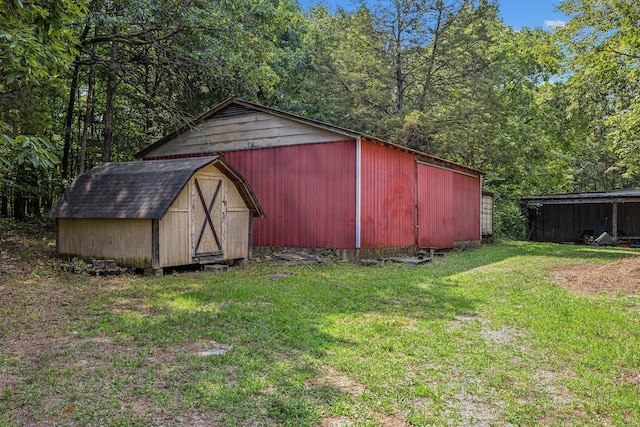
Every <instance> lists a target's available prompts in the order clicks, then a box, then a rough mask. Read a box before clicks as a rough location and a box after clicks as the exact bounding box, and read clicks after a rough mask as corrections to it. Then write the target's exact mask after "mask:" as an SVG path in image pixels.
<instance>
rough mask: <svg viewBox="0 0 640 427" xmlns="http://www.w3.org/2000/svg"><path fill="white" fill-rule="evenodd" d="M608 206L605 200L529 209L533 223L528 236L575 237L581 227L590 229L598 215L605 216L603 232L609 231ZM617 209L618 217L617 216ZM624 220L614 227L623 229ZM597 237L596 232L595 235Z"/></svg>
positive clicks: (548, 239)
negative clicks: (605, 225) (606, 219)
mask: <svg viewBox="0 0 640 427" xmlns="http://www.w3.org/2000/svg"><path fill="white" fill-rule="evenodd" d="M612 210H613V209H612V206H611V205H610V204H606V203H585V204H571V205H544V206H542V207H540V209H539V211H538V212H537V213H536V211H535V210H532V211H531V212H530V220H531V221H533V224H534V227H535V228H534V234H532V236H531V237H532V239H533V240H536V241H540V242H556V243H561V242H575V241H579V240H580V237H581V235H582V232H583V231H590V232H591V233H593V229H594V226H595V223H596V221H597V220H598V219H601V218H608V221H607V232H608V233H609V234H611V224H612V218H611V215H612ZM620 214H621V212H620V209H619V210H618V218H620ZM625 228H626V226H625V224H623V223H621V222H620V221H619V222H618V229H619V230H622V231H624V232H625V233H626V231H625V230H624V229H625ZM596 237H597V236H596Z"/></svg>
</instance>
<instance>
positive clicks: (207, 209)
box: [195, 179, 222, 255]
mask: <svg viewBox="0 0 640 427" xmlns="http://www.w3.org/2000/svg"><path fill="white" fill-rule="evenodd" d="M195 184H196V190H197V191H198V197H199V198H200V204H202V209H204V214H205V221H204V222H203V223H202V227H201V228H200V234H199V235H198V242H197V243H196V248H195V254H196V255H198V249H199V248H200V243H201V242H202V236H203V235H204V230H205V229H206V227H207V223H208V224H209V228H210V229H211V232H212V233H213V238H214V239H215V241H216V245H217V246H218V250H219V251H221V250H222V245H221V244H220V239H219V238H218V233H216V229H215V227H214V226H213V221H212V220H211V211H212V210H213V205H214V204H215V202H216V199H217V198H218V193H219V192H220V188H221V187H222V181H218V185H217V186H216V190H215V192H214V193H213V198H212V199H211V203H210V204H209V207H207V203H206V202H205V200H204V196H203V195H202V190H201V189H200V184H199V183H198V180H197V179H196V180H195Z"/></svg>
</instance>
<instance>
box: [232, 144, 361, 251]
mask: <svg viewBox="0 0 640 427" xmlns="http://www.w3.org/2000/svg"><path fill="white" fill-rule="evenodd" d="M224 158H225V160H226V161H227V162H229V164H231V165H232V166H233V167H234V168H236V169H237V170H238V172H240V173H241V174H242V175H243V176H244V177H245V178H246V179H247V181H249V184H250V185H251V188H252V189H253V191H254V193H255V194H256V196H257V198H258V200H259V201H260V204H261V205H262V208H263V209H264V211H265V214H266V216H267V217H266V218H265V219H258V218H256V219H255V220H254V231H253V244H254V245H256V246H289V247H306V248H314V247H315V248H323V247H328V246H334V247H336V248H340V249H355V218H356V209H355V206H356V202H355V200H356V194H355V193H356V192H355V188H356V174H355V164H356V144H355V143H354V142H353V141H350V142H336V143H326V144H305V145H295V146H288V147H273V148H262V149H255V150H243V151H232V152H226V153H224Z"/></svg>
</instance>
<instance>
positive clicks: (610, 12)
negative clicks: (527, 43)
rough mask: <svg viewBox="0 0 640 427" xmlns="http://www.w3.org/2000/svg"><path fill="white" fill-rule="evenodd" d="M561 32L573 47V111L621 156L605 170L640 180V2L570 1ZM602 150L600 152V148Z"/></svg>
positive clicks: (560, 36)
mask: <svg viewBox="0 0 640 427" xmlns="http://www.w3.org/2000/svg"><path fill="white" fill-rule="evenodd" d="M560 10H561V11H563V12H564V13H565V14H567V15H568V16H570V18H571V19H570V21H569V22H568V24H567V25H566V26H565V27H564V28H562V29H561V30H560V31H559V32H558V35H557V36H558V41H559V42H560V43H563V44H564V45H565V46H566V48H567V51H568V56H567V62H566V72H567V73H568V74H569V79H568V82H567V83H568V86H567V89H568V94H569V95H570V99H571V101H572V104H571V109H572V111H577V112H578V113H579V114H584V115H585V116H586V117H587V118H588V122H587V124H588V130H589V134H588V138H589V139H590V140H591V141H592V142H593V143H595V144H597V145H598V146H599V147H602V148H601V149H600V150H602V149H608V150H610V152H611V153H612V154H614V155H615V157H614V159H613V163H612V164H609V165H608V166H609V167H608V168H606V170H604V171H603V173H605V174H611V175H616V174H617V175H618V176H620V175H622V177H623V178H627V179H629V178H631V179H632V180H633V182H634V183H636V185H637V183H639V182H640V148H639V147H640V139H639V135H640V95H639V94H640V86H639V85H640V74H639V73H640V71H639V69H640V68H639V67H640V27H639V26H638V21H639V20H640V4H638V3H637V2H632V1H628V0H614V1H608V2H601V1H596V0H584V1H580V2H578V1H574V0H571V1H565V2H563V3H562V4H561V5H560ZM600 150H599V151H600Z"/></svg>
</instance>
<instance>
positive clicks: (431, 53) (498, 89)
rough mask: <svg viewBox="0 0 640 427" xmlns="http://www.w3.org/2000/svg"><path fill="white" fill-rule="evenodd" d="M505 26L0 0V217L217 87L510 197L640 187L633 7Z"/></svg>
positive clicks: (189, 109) (371, 8) (459, 5)
mask: <svg viewBox="0 0 640 427" xmlns="http://www.w3.org/2000/svg"><path fill="white" fill-rule="evenodd" d="M559 9H560V10H561V11H563V12H564V13H565V14H566V15H567V16H568V17H569V18H570V19H569V22H568V23H567V25H566V26H564V27H562V28H558V29H543V28H523V29H520V30H515V29H513V28H511V27H510V26H508V25H506V24H505V23H504V22H502V20H501V18H500V14H499V11H500V9H499V4H498V3H497V2H496V1H493V0H361V1H360V3H358V6H357V7H356V8H355V10H353V11H345V10H341V9H338V10H332V9H329V8H327V7H325V6H322V5H318V6H315V7H314V8H312V9H311V10H309V11H304V10H302V9H301V8H300V7H299V6H298V5H297V3H296V2H295V1H294V0H283V1H279V2H274V1H271V0H251V1H246V0H229V1H225V2H207V1H204V2H203V1H186V2H185V1H178V0H109V1H107V0H94V1H92V2H88V1H87V2H82V1H81V2H78V1H70V0H53V1H51V0H48V1H44V0H31V1H26V0H23V1H15V0H0V106H1V107H2V108H0V160H1V161H0V168H1V169H2V178H0V189H1V190H2V191H1V193H0V194H1V199H0V201H1V202H2V203H1V206H0V215H4V216H7V215H12V216H14V217H22V216H24V215H39V214H41V213H42V211H43V209H45V208H46V207H47V205H48V204H50V203H51V199H52V197H55V196H56V195H57V194H60V192H61V191H62V190H63V189H64V188H65V187H66V186H67V185H68V184H69V183H70V182H71V180H72V179H73V178H74V177H75V176H76V175H77V174H78V173H81V172H82V171H83V170H86V169H87V168H89V167H91V166H93V165H95V164H97V163H99V162H102V161H110V160H111V161H113V160H129V159H131V158H132V156H133V154H134V153H135V152H137V151H138V150H140V149H141V148H143V147H145V146H146V145H148V144H150V143H152V142H153V141H154V140H155V139H157V138H159V137H161V136H162V135H164V134H166V133H168V132H169V131H171V130H173V129H175V128H177V127H178V126H182V125H183V124H184V123H188V122H189V121H190V120H191V119H192V118H193V117H195V116H196V115H198V114H200V113H202V112H204V111H205V110H206V109H207V108H209V107H211V106H212V105H215V104H216V103H218V102H220V101H221V100H223V99H225V98H227V97H229V96H239V97H244V98H246V99H249V100H252V101H257V102H261V103H264V104H267V105H270V106H274V107H277V108H281V109H285V110H287V111H291V112H293V113H297V114H301V115H305V116H309V117H312V118H316V119H319V120H323V121H327V122H331V123H335V124H338V125H342V126H345V127H348V128H353V129H356V130H359V131H362V132H366V133H370V134H374V135H376V136H378V137H380V138H384V139H388V140H391V141H393V142H396V143H399V144H403V145H406V146H408V147H411V148H414V149H418V150H423V151H426V152H428V153H430V154H434V155H437V156H440V157H444V158H447V159H451V160H454V161H458V162H461V163H464V164H466V165H469V166H472V167H476V168H479V169H482V170H484V171H486V172H487V176H486V179H485V181H484V182H485V186H486V187H487V188H488V189H490V190H492V191H493V192H494V193H495V194H496V197H497V201H498V208H497V214H498V218H497V219H498V229H500V230H502V231H503V232H504V233H505V234H511V235H517V234H518V232H519V230H521V226H520V225H519V224H520V223H519V211H518V207H517V200H518V198H519V197H521V196H523V195H531V194H536V193H552V192H564V191H586V190H606V189H613V188H623V187H631V186H636V185H638V182H639V181H640V148H639V147H640V144H639V141H638V138H639V136H638V135H639V134H640V109H639V108H640V107H638V101H639V96H640V95H639V93H640V92H639V90H638V84H639V83H638V82H639V81H640V79H639V78H638V77H639V76H638V69H639V65H640V64H639V62H640V30H639V27H638V25H637V23H638V22H639V20H640V6H639V5H637V4H636V3H635V2H631V1H628V0H612V1H609V2H601V1H597V0H580V1H577V0H566V1H564V2H563V3H561V4H560V6H559Z"/></svg>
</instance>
